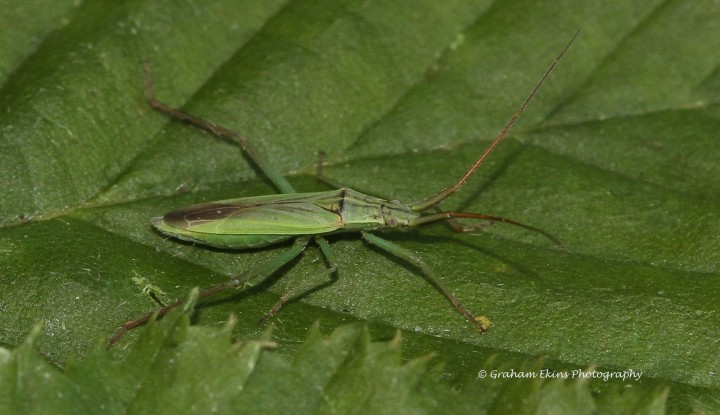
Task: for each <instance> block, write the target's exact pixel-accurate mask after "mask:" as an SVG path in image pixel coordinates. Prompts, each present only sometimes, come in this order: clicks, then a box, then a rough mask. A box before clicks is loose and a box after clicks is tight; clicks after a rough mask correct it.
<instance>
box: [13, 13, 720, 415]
mask: <svg viewBox="0 0 720 415" xmlns="http://www.w3.org/2000/svg"><path fill="white" fill-rule="evenodd" d="M14 3H15V2H10V4H8V5H4V4H0V6H5V7H0V39H2V41H1V42H2V45H0V46H2V47H0V81H1V82H2V87H1V88H2V89H0V102H2V103H3V105H4V108H3V111H2V112H0V135H1V136H0V189H2V191H1V192H0V207H1V208H0V227H2V229H1V230H0V313H1V314H2V318H0V342H2V343H3V344H5V345H6V346H17V345H20V344H22V343H23V341H24V339H25V338H26V337H27V335H28V334H29V333H30V331H31V330H32V327H35V325H36V324H37V323H40V324H41V326H40V327H41V329H40V330H41V331H42V333H43V334H42V335H38V337H37V340H36V343H35V344H36V346H37V348H38V349H39V350H40V351H41V352H42V354H43V355H44V356H46V357H47V358H48V359H49V360H50V361H51V362H53V363H54V364H56V365H65V364H66V362H67V359H68V356H70V355H75V356H89V355H91V353H92V350H93V345H94V343H95V341H96V339H97V338H99V337H101V336H108V335H109V334H110V333H112V332H113V331H114V329H115V328H116V327H117V326H118V325H119V324H121V323H122V322H124V321H126V320H128V319H131V318H136V317H138V316H140V315H142V314H143V313H145V312H148V311H150V310H152V309H154V308H155V307H157V303H156V300H155V299H154V298H153V295H152V294H153V293H160V292H164V293H166V294H167V295H168V297H169V298H181V297H184V296H185V295H186V294H187V293H188V292H189V290H190V289H191V288H192V287H197V286H199V287H205V286H209V285H212V284H216V283H219V282H222V281H224V280H226V279H227V278H228V277H230V276H233V275H237V274H239V273H241V272H243V271H245V270H248V269H250V268H251V267H253V266H255V265H257V264H260V263H262V262H264V261H267V260H269V259H270V258H273V257H275V256H276V255H278V253H279V252H281V251H283V250H285V249H287V246H286V245H283V246H277V247H269V248H267V249H262V250H257V251H247V252H226V251H218V250H211V249H206V248H202V247H198V246H191V245H187V244H182V243H179V242H176V241H173V240H166V239H164V238H162V237H161V236H159V235H158V234H157V233H155V232H154V231H153V230H152V228H151V227H150V225H149V220H150V218H152V217H153V216H158V215H161V214H163V213H165V212H167V211H169V210H171V209H174V208H178V207H181V206H184V205H188V204H192V203H199V202H206V201H211V200H216V199H223V198H229V197H243V196H252V195H261V194H267V193H273V192H274V189H273V188H272V187H271V186H270V183H269V182H268V181H267V180H266V179H265V178H264V177H262V175H261V174H260V173H259V172H258V171H256V170H255V169H254V168H253V165H252V164H251V163H250V162H249V160H247V159H246V158H245V157H243V156H242V155H241V152H240V150H239V149H238V148H237V146H235V145H233V144H232V143H229V142H225V141H222V140H217V139H215V138H213V137H211V136H209V135H208V134H204V133H201V132H199V131H197V130H196V129H193V128H189V127H187V126H185V125H181V124H180V123H177V122H174V121H172V120H168V119H167V118H166V117H164V116H163V115H162V114H159V113H156V112H154V111H153V110H152V109H150V108H149V107H148V105H147V104H146V102H145V100H144V97H143V71H142V65H141V63H140V62H141V61H142V60H143V59H148V60H149V61H150V62H152V68H153V73H154V78H155V90H156V93H157V95H158V97H159V98H160V99H161V100H162V101H164V102H167V103H168V104H170V105H173V106H177V107H181V108H183V109H184V110H186V111H188V112H190V113H193V114H196V115H198V116H201V117H205V118H208V119H210V120H212V121H214V122H217V123H218V124H220V125H223V126H226V127H228V128H232V129H234V130H237V131H240V132H242V133H243V134H244V135H245V136H247V137H248V138H250V139H251V140H252V141H253V142H254V143H255V145H256V146H257V147H258V148H259V149H260V151H262V152H263V153H264V154H265V155H266V156H267V157H268V158H269V160H270V162H271V163H272V164H273V165H274V166H275V167H276V168H277V169H278V170H279V171H281V172H282V173H283V174H286V176H287V177H288V178H289V180H290V181H291V183H292V184H293V185H294V186H295V187H296V189H298V190H299V191H318V190H325V189H326V187H324V186H323V185H322V184H319V183H317V182H316V181H315V180H314V170H315V164H316V151H317V150H324V151H325V152H326V153H327V154H328V155H327V157H326V162H327V168H326V174H327V175H328V176H330V177H332V178H333V179H335V180H336V181H339V182H341V183H344V184H346V185H347V186H350V187H352V188H354V189H356V190H359V191H363V192H366V193H369V194H373V195H377V196H382V197H388V198H391V199H397V200H401V201H408V202H411V201H414V200H417V199H420V198H422V197H424V196H426V195H429V194H432V193H433V192H435V191H437V190H439V189H441V188H443V187H444V186H447V185H448V184H450V183H452V182H453V181H454V180H457V178H459V177H460V176H461V175H462V174H463V173H464V172H465V170H466V169H467V167H468V166H469V165H470V164H471V163H472V162H473V161H474V160H475V159H476V157H477V156H478V155H479V154H480V153H481V152H482V151H483V150H484V149H485V148H486V146H487V144H488V143H489V140H491V139H492V137H493V136H495V134H497V132H498V131H499V130H500V129H501V128H502V126H503V125H504V123H505V122H506V121H507V119H508V118H509V117H510V116H511V115H512V113H513V112H514V111H515V109H516V107H517V106H518V105H519V103H520V102H522V99H523V98H524V97H525V95H526V94H527V93H528V92H529V90H530V89H531V88H532V85H533V84H534V83H535V82H536V81H537V79H538V78H539V77H540V76H541V75H542V73H543V71H544V70H545V68H546V67H547V66H548V65H549V64H550V63H551V62H552V59H553V58H554V57H555V56H556V55H557V53H559V51H560V50H561V48H562V46H563V45H564V44H565V43H566V42H567V41H568V40H569V38H570V37H571V36H572V34H573V33H574V32H575V30H576V28H577V27H578V26H580V25H582V26H583V31H582V33H581V35H580V37H579V38H578V40H577V41H576V43H575V44H574V45H573V46H572V48H571V49H570V51H568V54H567V55H566V57H565V58H564V59H563V61H561V62H560V63H559V65H558V67H557V69H556V70H555V71H554V72H553V73H552V74H551V76H550V78H549V79H548V81H547V82H546V83H545V85H543V87H542V89H541V90H540V91H539V93H538V95H537V96H536V98H535V99H534V101H533V102H532V103H531V105H530V106H529V108H528V109H527V111H526V112H525V113H524V114H523V116H522V118H521V120H520V121H519V123H518V124H517V125H516V126H515V127H514V128H513V130H512V132H511V135H510V136H509V138H508V140H506V141H505V142H503V143H502V145H501V146H499V147H498V149H497V150H496V151H495V152H494V153H493V154H492V156H491V157H490V158H489V159H488V160H487V162H486V163H485V165H484V166H482V168H481V169H480V171H479V172H478V173H477V174H476V175H475V176H474V177H472V178H471V179H470V180H469V181H468V183H467V184H466V185H465V186H464V187H463V188H462V189H461V191H460V192H458V194H457V195H455V196H454V197H453V198H451V199H449V200H448V201H447V202H446V203H444V204H443V207H444V208H447V209H449V210H463V211H469V212H480V213H487V214H493V215H501V216H506V217H509V218H512V219H515V220H517V221H520V222H523V223H527V224H530V225H532V226H537V227H540V228H542V229H544V230H546V231H548V232H550V233H551V234H553V235H554V236H556V237H558V238H559V239H560V240H561V241H562V242H563V249H556V248H555V247H553V246H552V245H551V244H550V243H548V241H546V240H544V239H543V238H542V237H541V236H539V235H537V234H533V233H528V232H526V231H524V230H522V229H518V228H513V227H510V226H503V225H502V224H498V225H496V226H493V227H491V228H489V229H486V230H485V231H482V232H476V233H471V234H453V233H452V232H451V231H449V230H448V229H447V228H446V227H445V226H443V225H442V224H437V225H432V226H428V227H426V228H424V229H416V230H412V231H410V232H406V233H390V232H387V233H384V235H383V236H384V237H385V238H387V239H389V240H391V241H393V242H396V243H397V244H399V245H402V246H403V247H405V248H408V249H411V250H413V251H415V252H417V254H418V255H420V256H421V257H422V258H424V259H425V260H426V261H427V263H428V264H429V265H430V266H431V267H432V269H433V270H434V271H435V273H436V274H438V275H439V276H440V277H441V278H442V280H443V282H444V283H445V284H446V285H447V286H448V287H450V288H451V289H452V291H453V292H454V293H455V294H456V295H457V297H458V298H459V299H460V300H461V301H462V302H463V304H464V305H466V306H467V307H468V308H469V309H470V310H471V311H473V312H475V313H477V314H479V315H483V316H486V317H488V318H489V319H490V320H491V321H492V322H493V328H492V329H491V330H490V331H489V332H488V333H486V334H483V335H480V334H477V333H475V332H474V331H473V329H472V328H471V327H469V325H468V324H467V322H465V321H464V320H463V318H462V317H461V316H460V315H459V314H458V313H457V312H455V310H453V309H452V307H451V306H450V305H449V304H448V303H447V301H446V300H445V299H444V298H443V297H442V296H441V295H440V294H439V293H438V292H437V291H436V290H435V289H434V288H433V287H432V286H431V285H430V284H428V283H427V282H426V281H425V280H424V279H423V278H422V276H421V274H419V272H418V270H417V269H415V268H413V267H412V266H410V265H409V264H406V263H404V262H402V261H399V260H397V259H395V258H392V257H390V256H389V255H387V254H385V253H383V252H380V251H377V250H375V249H373V248H371V247H368V246H366V245H365V244H364V243H363V242H362V241H361V240H360V238H359V237H357V236H356V235H353V234H346V235H337V236H334V237H331V238H330V239H331V243H332V247H333V250H334V252H335V253H336V255H337V256H338V258H339V262H340V264H339V265H340V272H339V274H338V278H337V280H336V281H332V282H329V281H327V279H325V278H323V277H322V275H323V274H322V273H323V271H324V270H325V269H326V267H325V265H324V263H323V261H322V257H321V256H320V254H319V253H318V252H317V250H316V249H310V250H308V252H306V253H305V254H304V255H303V257H302V258H301V259H299V260H298V261H296V262H293V263H292V264H290V265H289V266H287V267H284V268H283V269H282V270H280V271H279V272H277V273H275V274H274V275H272V276H271V277H270V278H269V279H268V280H267V281H265V282H262V283H260V284H258V285H256V286H255V287H254V288H253V289H251V290H248V291H245V292H242V293H232V294H228V295H226V296H224V297H222V296H221V297H220V298H218V299H215V300H211V301H208V302H204V303H203V304H202V305H201V307H200V309H199V310H198V312H197V313H196V314H195V318H196V319H197V321H198V323H199V324H200V325H203V326H218V327H219V326H224V324H225V321H226V319H227V316H228V315H229V314H230V312H233V313H235V314H237V315H238V318H239V320H240V323H238V324H237V325H236V326H235V327H234V329H233V334H232V335H233V338H235V339H248V338H260V337H261V333H262V332H263V328H262V327H258V326H257V325H256V324H255V322H256V321H257V319H258V318H260V316H262V315H263V314H264V313H265V312H266V311H267V310H269V309H270V308H271V307H272V305H273V304H275V303H276V302H277V300H278V298H279V296H280V295H282V294H283V293H285V292H287V291H288V290H289V289H291V288H292V287H297V286H298V285H303V286H307V287H309V288H308V293H307V295H305V296H303V297H302V298H301V299H300V300H298V301H292V302H290V303H289V304H287V305H286V306H285V307H283V309H282V310H281V311H280V313H279V314H278V316H277V317H276V318H275V319H274V320H273V323H274V324H275V325H276V326H277V331H276V332H275V335H276V336H277V341H278V343H279V344H281V345H283V346H285V347H281V348H280V349H279V350H280V353H281V354H284V355H286V356H289V355H291V354H292V353H293V352H294V351H295V350H296V349H297V347H299V346H297V344H299V343H300V342H301V341H302V339H304V338H305V336H306V332H307V330H308V327H311V326H312V324H313V322H315V321H316V320H317V319H322V320H323V321H324V324H327V325H328V326H329V327H336V326H339V325H341V324H343V323H346V322H351V321H363V322H366V323H368V324H369V327H370V328H369V330H370V333H371V336H372V337H373V338H386V337H388V336H392V335H393V333H394V332H395V330H396V329H398V328H399V329H402V332H403V336H404V338H405V339H406V340H405V348H406V350H407V351H408V352H409V354H410V355H414V356H417V355H422V354H424V353H427V352H430V351H433V350H436V351H438V354H439V358H440V360H441V361H444V362H446V364H447V366H446V368H445V369H444V370H445V372H446V373H447V377H448V378H449V379H450V381H451V382H452V383H453V384H454V385H465V384H466V380H467V379H475V377H476V374H477V371H478V370H479V369H480V368H481V367H482V365H483V362H484V361H485V360H486V359H487V358H488V357H489V356H491V355H496V356H497V357H496V360H497V361H498V362H500V363H501V366H503V367H508V368H513V367H514V368H515V369H516V370H517V369H518V368H519V367H520V365H521V363H522V362H524V361H525V360H526V359H527V358H528V357H534V356H537V355H545V356H546V360H545V361H544V365H545V367H547V368H549V369H552V370H555V371H563V370H576V369H584V368H587V367H589V366H592V365H596V366H595V367H596V368H597V370H598V371H609V372H613V371H623V370H628V369H632V370H634V371H635V372H642V376H643V379H648V380H655V379H667V380H668V381H669V383H668V385H669V388H670V389H669V390H670V392H669V393H670V394H669V398H668V405H669V409H670V410H671V411H675V412H692V411H695V412H702V411H704V412H719V411H720V403H719V402H720V377H719V376H718V373H719V371H720V367H719V366H720V360H719V359H718V352H719V351H720V350H719V349H720V347H719V344H718V340H717V327H718V324H719V323H720V318H719V315H720V306H718V302H717V300H716V297H717V292H719V290H720V274H719V272H718V266H717V264H718V263H720V249H718V248H719V247H720V244H719V243H718V241H719V239H718V237H717V235H718V234H720V225H719V224H720V221H718V214H717V212H718V211H720V209H719V206H718V204H719V203H718V202H719V201H720V185H719V184H718V183H720V182H719V181H718V180H717V177H719V176H720V164H718V163H717V154H718V150H719V148H718V147H719V146H720V144H719V143H720V142H719V141H718V140H717V139H716V136H717V131H718V127H719V126H718V123H719V121H718V114H719V113H718V99H717V97H718V96H720V94H719V92H720V71H718V69H717V68H718V66H719V65H718V63H719V62H720V55H718V54H717V50H720V29H718V26H717V24H716V22H717V21H718V18H720V6H718V4H716V3H714V2H712V1H710V0H700V1H694V2H682V1H676V2H660V1H639V0H637V1H626V2H622V3H619V2H597V3H598V4H594V3H593V4H590V3H587V2H575V1H554V2H544V3H537V2H530V1H522V0H518V1H513V2H496V3H491V2H487V1H462V0H453V1H446V2H442V3H439V2H434V1H412V2H410V1H407V2H405V1H402V2H381V1H370V2H362V3H359V2H349V1H343V2H337V1H334V2H330V1H303V2H287V1H282V0H278V1H263V2H250V1H241V2H237V1H225V0H220V1H214V2H211V3H209V4H205V3H202V4H201V3H196V2H192V1H180V2H178V1H173V2H170V1H165V0H161V1H147V0H130V1H123V2H104V1H97V2H82V3H77V2H52V3H47V4H46V2H39V1H37V2H26V4H24V5H23V6H22V7H21V6H16V5H14ZM386 3H389V4H386ZM138 278H140V279H143V280H142V281H146V284H145V285H144V286H143V287H140V286H138V285H137V283H136V282H134V281H138ZM315 286H318V287H319V288H317V289H310V287H315ZM144 287H152V290H151V291H149V292H143V288H144ZM132 336H137V334H135V333H131V337H132ZM128 341H130V342H131V341H132V338H131V339H130V340H128ZM129 344H130V343H122V344H121V345H120V346H119V347H120V348H121V351H120V353H129V351H128V350H127V349H123V348H129ZM127 357H128V358H130V355H128V356H127ZM97 370H98V371H104V370H111V369H105V368H103V367H101V366H98V367H97ZM632 382H634V381H632ZM632 382H631V381H621V380H608V381H604V380H602V379H593V380H591V381H590V387H591V388H592V390H593V391H595V392H597V391H606V390H612V389H613V388H620V387H624V386H627V385H630V384H634V383H632ZM471 384H472V383H471ZM438 399H445V398H442V397H439V398H438ZM567 399H568V401H570V400H572V399H571V398H567ZM617 399H618V400H621V398H617ZM598 407H599V408H600V407H601V406H598ZM607 407H612V405H611V404H608V406H607Z"/></svg>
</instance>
